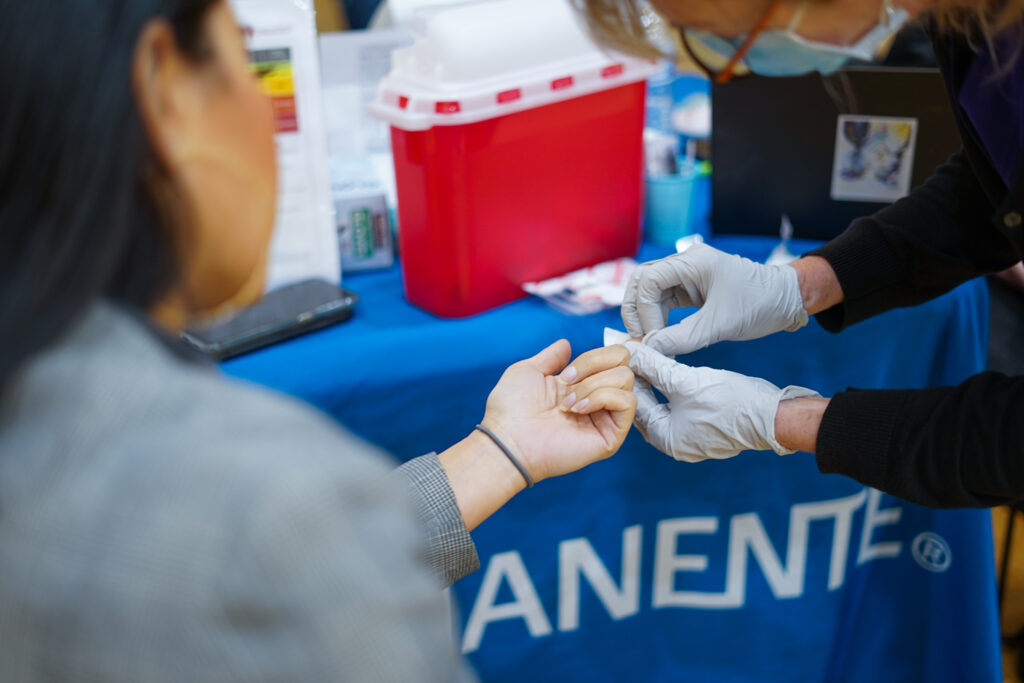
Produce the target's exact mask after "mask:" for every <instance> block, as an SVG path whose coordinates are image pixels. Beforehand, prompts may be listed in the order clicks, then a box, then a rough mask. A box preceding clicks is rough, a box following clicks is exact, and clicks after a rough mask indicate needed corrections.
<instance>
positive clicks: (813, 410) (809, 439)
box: [775, 397, 829, 453]
mask: <svg viewBox="0 0 1024 683" xmlns="http://www.w3.org/2000/svg"><path fill="white" fill-rule="evenodd" d="M828 404H829V399H827V398H818V397H806V398H793V399H789V400H787V401H782V402H781V403H779V410H778V412H776V413H775V439H776V440H777V441H778V442H779V443H780V444H782V445H783V446H785V447H786V448H791V449H793V450H797V451H806V452H807V453H814V452H815V450H816V447H817V442H818V429H819V428H820V427H821V419H822V417H824V415H825V410H826V409H827V408H828Z"/></svg>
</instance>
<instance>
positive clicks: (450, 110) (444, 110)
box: [434, 102, 462, 114]
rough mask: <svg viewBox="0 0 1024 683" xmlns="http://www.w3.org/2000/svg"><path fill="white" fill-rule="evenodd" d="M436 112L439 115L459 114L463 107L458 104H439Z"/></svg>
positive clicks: (435, 109)
mask: <svg viewBox="0 0 1024 683" xmlns="http://www.w3.org/2000/svg"><path fill="white" fill-rule="evenodd" d="M434 111H436V112H437V113H438V114H458V113H459V112H460V111H462V107H460V106H459V103H458V102H438V103H437V104H436V105H435V106H434Z"/></svg>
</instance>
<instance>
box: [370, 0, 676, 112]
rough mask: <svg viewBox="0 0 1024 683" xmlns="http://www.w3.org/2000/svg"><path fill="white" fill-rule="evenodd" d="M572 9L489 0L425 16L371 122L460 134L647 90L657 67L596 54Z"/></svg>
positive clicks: (553, 0)
mask: <svg viewBox="0 0 1024 683" xmlns="http://www.w3.org/2000/svg"><path fill="white" fill-rule="evenodd" d="M582 22H583V19H582V18H581V17H579V16H578V14H577V12H576V10H575V9H573V7H572V6H571V5H570V4H569V0H488V1H487V2H476V3H471V4H465V5H457V6H454V7H446V8H441V9H438V10H437V11H435V12H433V13H431V14H429V15H424V16H422V17H421V18H420V21H419V26H418V27H416V33H418V36H417V37H416V40H415V43H414V44H413V45H412V46H411V47H408V48H403V49H399V50H395V52H394V53H393V54H392V67H391V72H390V73H389V74H388V75H387V76H385V77H384V79H382V81H381V83H380V87H379V89H378V92H377V97H376V99H375V100H374V102H373V103H372V104H371V105H370V112H371V113H372V114H373V115H374V116H375V117H377V118H379V119H382V120H384V121H386V122H387V123H389V124H391V125H392V126H395V127H396V128H399V129H402V130H408V131H418V130H428V129H430V128H432V127H434V126H457V125H463V124H468V123H476V122H478V121H484V120H486V119H490V118H495V117H498V116H504V115H506V114H512V113H515V112H518V111H523V110H526V109H533V108H536V107H541V106H544V105H547V104H552V103H555V102H560V101H563V100H568V99H572V98H575V97H580V96H582V95H587V94H590V93H594V92H598V91H602V90H609V89H611V88H615V87H618V86H621V85H627V84H629V83H636V82H638V81H643V80H646V79H647V77H648V76H650V75H651V74H653V73H654V72H655V71H656V70H657V65H656V64H655V63H654V62H652V61H651V60H646V59H637V58H634V57H627V56H625V55H622V54H618V53H615V52H611V51H608V50H606V49H603V48H600V47H598V46H597V45H596V44H595V43H594V42H593V40H592V39H591V38H590V36H589V35H588V33H587V31H586V29H585V27H584V26H583V24H582Z"/></svg>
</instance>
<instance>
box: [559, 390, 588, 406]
mask: <svg viewBox="0 0 1024 683" xmlns="http://www.w3.org/2000/svg"><path fill="white" fill-rule="evenodd" d="M584 400H586V399H584ZM574 403H576V392H575V391H574V392H572V393H571V394H569V395H568V396H566V397H565V400H564V401H562V405H563V406H565V409H566V410H569V408H572V406H573V404H574Z"/></svg>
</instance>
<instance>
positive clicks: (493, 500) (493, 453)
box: [438, 432, 526, 531]
mask: <svg viewBox="0 0 1024 683" xmlns="http://www.w3.org/2000/svg"><path fill="white" fill-rule="evenodd" d="M438 460H439V461H440V462H441V467H443V468H444V471H445V474H447V475H448V481H449V483H450V484H451V487H452V491H453V492H454V493H455V501H456V502H457V503H458V505H459V511H460V512H461V513H462V519H463V521H464V522H465V523H466V528H467V529H469V530H470V531H472V530H473V529H475V528H476V527H477V526H479V525H480V523H481V522H483V521H484V520H485V519H487V518H488V517H490V516H491V515H492V514H494V513H495V512H496V511H497V510H498V508H500V507H501V506H502V505H504V504H505V503H507V502H508V501H509V500H511V499H512V497H513V496H515V495H516V494H517V493H519V492H520V491H522V490H523V489H524V488H526V482H525V480H524V479H523V475H521V474H520V473H519V470H517V469H516V468H515V466H514V465H513V464H512V463H511V462H510V461H509V459H508V458H507V457H505V454H504V453H502V452H501V450H500V449H499V448H498V447H497V446H496V445H495V444H494V442H493V441H491V439H490V438H489V437H488V436H486V435H485V434H482V433H481V432H473V433H472V434H470V435H469V436H467V437H466V438H465V439H463V440H462V441H460V442H458V443H457V444H455V445H454V446H452V447H451V448H449V449H448V450H446V451H444V452H443V453H441V454H440V455H438Z"/></svg>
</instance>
